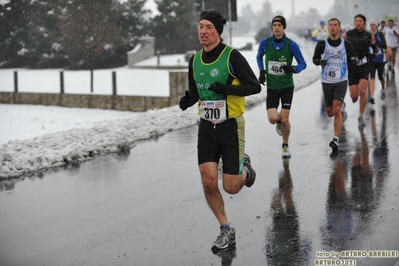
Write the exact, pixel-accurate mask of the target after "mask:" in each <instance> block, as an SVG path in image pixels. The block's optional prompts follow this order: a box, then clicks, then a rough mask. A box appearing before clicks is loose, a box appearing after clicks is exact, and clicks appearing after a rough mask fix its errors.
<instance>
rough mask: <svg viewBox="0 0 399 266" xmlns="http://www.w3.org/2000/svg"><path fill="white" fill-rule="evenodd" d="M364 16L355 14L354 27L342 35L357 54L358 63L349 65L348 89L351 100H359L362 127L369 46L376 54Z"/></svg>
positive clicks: (361, 126) (373, 40) (361, 124)
mask: <svg viewBox="0 0 399 266" xmlns="http://www.w3.org/2000/svg"><path fill="white" fill-rule="evenodd" d="M365 28H366V17H365V16H364V15H362V14H358V15H356V16H355V28H354V29H353V30H349V31H347V32H346V33H344V35H343V36H342V38H343V39H346V40H348V41H350V42H351V44H352V46H353V47H354V48H355V50H356V53H357V55H358V63H357V65H356V66H354V65H351V64H350V65H349V67H348V70H349V75H348V78H349V90H350V95H351V98H352V101H353V102H356V101H357V99H358V98H359V95H360V100H359V118H358V122H359V127H360V128H363V127H364V126H365V125H366V124H365V122H364V118H363V114H364V110H365V109H366V104H367V95H366V94H367V93H366V89H367V86H368V78H369V69H368V61H369V60H370V57H369V56H368V55H369V53H370V52H369V47H370V46H371V47H372V48H373V52H374V54H377V52H378V50H377V46H376V45H375V39H374V36H373V35H372V34H371V33H370V32H368V31H366V30H365Z"/></svg>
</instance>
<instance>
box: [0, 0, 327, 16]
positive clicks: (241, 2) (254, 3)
mask: <svg viewBox="0 0 399 266" xmlns="http://www.w3.org/2000/svg"><path fill="white" fill-rule="evenodd" d="M8 1H9V0H0V4H3V3H6V2H8ZM265 1H266V0H237V12H238V14H240V13H241V9H242V7H243V6H246V5H248V4H250V5H251V7H252V10H254V11H255V10H258V9H259V8H258V7H260V6H261V5H262V4H263V3H264V2H265ZM268 1H269V2H270V3H271V4H272V8H273V12H275V11H277V10H280V11H283V14H284V16H287V17H289V16H291V13H292V12H291V1H292V0H268ZM333 4H334V1H333V0H330V1H321V0H294V5H295V13H296V14H299V13H300V12H301V11H304V12H306V11H308V9H309V8H310V7H314V8H316V9H317V10H319V13H320V14H321V15H324V14H326V13H327V12H328V10H330V8H331V7H332V5H333ZM146 6H147V7H148V8H150V9H152V10H154V11H156V5H155V3H154V0H147V4H146Z"/></svg>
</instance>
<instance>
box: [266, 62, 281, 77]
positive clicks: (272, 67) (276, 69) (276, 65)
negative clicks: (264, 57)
mask: <svg viewBox="0 0 399 266" xmlns="http://www.w3.org/2000/svg"><path fill="white" fill-rule="evenodd" d="M282 66H283V63H282V62H278V61H269V63H268V70H269V71H268V72H269V74H271V75H284V74H285V73H284V70H283V69H282V68H281V67H282Z"/></svg>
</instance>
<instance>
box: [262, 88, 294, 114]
mask: <svg viewBox="0 0 399 266" xmlns="http://www.w3.org/2000/svg"><path fill="white" fill-rule="evenodd" d="M293 96H294V87H289V88H285V89H268V90H267V97H266V110H267V109H270V108H276V109H277V107H278V106H279V104H280V99H281V108H282V109H288V110H289V109H291V104H292V98H293Z"/></svg>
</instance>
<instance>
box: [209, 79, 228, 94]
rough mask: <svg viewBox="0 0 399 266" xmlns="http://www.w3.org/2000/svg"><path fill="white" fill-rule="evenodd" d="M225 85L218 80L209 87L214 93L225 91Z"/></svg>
mask: <svg viewBox="0 0 399 266" xmlns="http://www.w3.org/2000/svg"><path fill="white" fill-rule="evenodd" d="M224 86H225V85H223V84H222V83H220V82H219V81H217V82H215V83H213V84H212V86H211V87H210V88H209V89H210V90H212V91H213V92H214V93H217V94H221V93H223V92H224Z"/></svg>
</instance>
